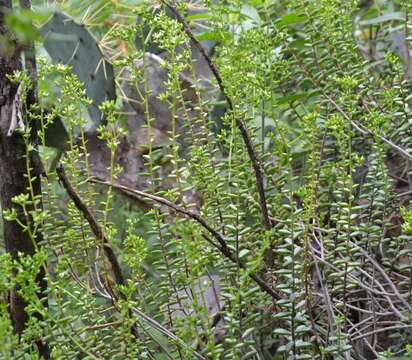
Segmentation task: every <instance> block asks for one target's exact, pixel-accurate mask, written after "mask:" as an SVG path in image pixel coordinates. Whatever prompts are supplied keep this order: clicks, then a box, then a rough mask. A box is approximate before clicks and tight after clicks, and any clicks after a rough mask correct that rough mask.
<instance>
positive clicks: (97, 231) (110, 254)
mask: <svg viewBox="0 0 412 360" xmlns="http://www.w3.org/2000/svg"><path fill="white" fill-rule="evenodd" d="M56 173H57V176H58V177H59V180H60V182H61V184H62V185H63V187H64V188H65V189H66V191H67V194H68V195H69V197H70V198H71V199H72V201H73V202H74V204H75V205H76V207H77V209H78V210H79V211H80V212H81V213H82V214H83V216H84V218H85V219H86V220H87V222H88V223H89V225H90V227H91V229H92V231H93V234H94V235H95V236H96V238H97V239H98V240H101V241H102V242H103V248H104V251H105V253H106V256H107V259H108V260H109V262H110V265H111V266H112V269H113V274H114V277H115V281H116V284H118V285H124V284H125V279H124V275H123V272H122V268H121V267H120V264H119V262H118V260H117V257H116V255H115V253H114V251H113V249H112V248H111V246H110V243H109V240H108V239H107V237H106V236H105V235H104V233H103V230H102V228H101V227H100V225H99V224H98V222H97V220H96V219H95V217H94V215H93V214H92V213H91V211H90V210H89V209H88V208H87V206H86V205H85V204H84V202H83V200H82V199H81V198H80V196H79V195H78V194H77V192H76V191H75V190H74V189H73V186H72V184H71V183H70V180H69V179H68V178H67V176H66V173H65V171H64V168H63V166H62V165H59V166H58V167H57V168H56Z"/></svg>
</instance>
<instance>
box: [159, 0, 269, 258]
mask: <svg viewBox="0 0 412 360" xmlns="http://www.w3.org/2000/svg"><path fill="white" fill-rule="evenodd" d="M161 2H162V3H163V4H164V5H165V6H167V7H168V8H169V9H170V10H171V11H172V12H173V14H174V15H175V16H176V18H177V20H178V21H179V22H180V23H181V24H182V26H183V30H184V31H185V33H186V35H187V36H188V37H189V38H190V40H191V41H192V43H193V45H194V46H195V47H196V48H197V49H198V50H199V52H200V53H201V54H202V56H203V58H204V59H205V61H206V63H207V65H208V66H209V68H210V70H211V71H212V73H213V75H214V77H215V78H216V81H217V84H218V86H219V89H220V91H221V92H222V94H223V96H224V98H225V100H226V102H227V104H228V106H229V109H230V110H231V111H232V112H233V111H234V106H233V101H232V99H231V98H230V96H229V95H228V94H227V91H226V88H225V86H224V84H223V79H222V77H221V75H220V72H219V70H218V69H217V67H216V65H215V64H214V62H213V61H212V59H211V58H210V56H209V55H208V54H207V52H206V50H205V48H204V47H203V45H202V44H201V43H200V42H199V40H198V39H197V38H196V36H195V35H194V34H193V32H192V30H191V29H190V27H189V25H188V23H187V22H186V20H185V19H184V17H183V16H182V15H181V14H180V12H179V10H178V9H177V8H176V6H175V5H174V4H172V3H170V2H168V1H166V0H161ZM234 115H235V114H234ZM236 126H237V127H238V129H239V131H240V133H241V135H242V138H243V142H244V143H245V146H246V149H247V152H248V155H249V158H250V161H251V162H252V166H253V170H254V172H255V177H256V186H257V189H258V193H259V203H260V208H261V211H262V216H263V223H264V226H265V228H266V229H270V228H271V227H272V223H271V221H270V218H269V212H268V208H267V203H266V194H265V187H264V184H263V174H262V170H261V167H260V163H259V159H258V156H257V154H256V152H255V149H254V147H253V143H252V140H251V138H250V135H249V132H248V130H247V127H246V125H245V124H244V123H243V121H242V120H241V119H239V118H236ZM272 261H273V255H272V254H270V256H269V257H268V258H267V261H266V262H267V265H268V266H272Z"/></svg>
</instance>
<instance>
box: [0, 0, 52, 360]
mask: <svg viewBox="0 0 412 360" xmlns="http://www.w3.org/2000/svg"><path fill="white" fill-rule="evenodd" d="M7 10H11V1H9V0H0V39H1V41H3V44H4V43H7V45H6V46H3V47H0V204H1V208H2V209H3V210H5V209H11V208H15V209H16V211H17V213H18V216H19V219H20V221H21V222H22V223H23V224H27V222H28V220H29V222H30V220H31V219H26V218H25V216H24V215H23V213H22V210H21V208H20V207H19V206H18V205H16V204H13V202H12V198H13V197H14V196H16V195H19V194H22V193H27V191H28V190H27V188H28V181H27V178H26V176H25V174H26V172H27V170H26V168H27V166H26V159H25V153H26V146H25V143H24V141H23V139H22V137H21V135H20V134H18V133H14V134H12V135H11V136H8V134H7V133H8V130H9V127H10V121H11V117H12V106H13V100H14V97H15V94H16V91H17V87H18V85H17V84H12V83H11V82H10V81H9V80H8V79H7V75H8V74H13V72H14V71H16V70H19V69H21V60H20V53H19V51H18V49H19V48H18V46H13V40H12V37H11V36H10V34H9V32H8V29H7V28H6V25H5V22H4V17H5V12H6V11H7ZM14 45H15V44H14ZM28 98H29V102H30V98H31V100H32V101H33V100H34V96H33V95H32V94H31V95H30V96H29V97H28ZM28 105H29V104H28ZM36 159H38V154H37V152H35V151H34V152H32V154H31V156H30V159H29V161H30V167H31V168H32V169H33V170H32V176H36V179H35V180H34V182H33V190H34V195H40V194H41V183H40V171H39V165H38V164H39V162H38V161H35V160H36ZM38 206H41V204H39V205H38ZM3 220H4V240H5V246H6V251H7V252H9V253H10V254H11V255H12V257H13V258H15V259H17V258H18V253H19V252H20V253H23V254H26V255H33V254H34V253H35V246H34V244H33V242H32V240H31V238H30V236H29V234H28V233H27V232H24V231H23V229H22V228H21V227H20V226H19V225H18V224H17V223H16V222H15V221H6V220H5V219H3ZM41 240H42V233H41V232H40V231H38V232H37V233H36V234H35V241H36V242H41ZM37 281H38V284H39V288H40V293H39V296H40V297H41V298H43V299H45V295H44V291H45V289H46V287H47V284H46V281H45V280H44V271H43V270H41V271H40V272H39V274H38V275H37ZM17 290H18V289H14V291H12V292H11V294H10V296H9V301H10V303H9V311H10V316H11V320H12V323H13V328H14V331H15V332H16V333H17V334H21V332H22V331H23V330H24V328H25V324H26V321H27V319H28V315H27V313H26V311H25V307H26V305H27V304H26V302H25V301H24V299H23V298H22V297H21V296H20V295H19V294H18V293H17ZM37 317H38V318H40V315H38V316H37ZM36 345H37V347H38V350H39V353H40V354H41V355H42V356H43V358H46V359H48V358H50V351H49V348H48V346H47V345H46V344H44V343H43V341H42V340H41V339H38V341H37V342H36Z"/></svg>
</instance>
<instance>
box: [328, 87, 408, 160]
mask: <svg viewBox="0 0 412 360" xmlns="http://www.w3.org/2000/svg"><path fill="white" fill-rule="evenodd" d="M325 98H326V99H327V100H328V101H329V102H330V103H331V104H332V105H333V107H334V108H335V109H336V110H337V111H338V112H339V113H340V114H341V115H342V116H343V117H344V118H345V120H347V121H350V122H351V124H352V126H353V127H354V129H355V130H357V131H359V132H360V133H361V134H362V135H364V136H370V137H377V138H378V139H379V140H381V141H382V142H384V143H385V144H387V145H389V146H390V147H391V148H392V149H394V150H396V151H397V152H399V153H400V154H401V155H402V156H403V157H404V158H406V159H408V160H412V155H411V154H409V153H408V152H407V151H406V150H405V149H403V148H401V147H400V146H398V145H396V144H394V143H393V142H392V141H390V140H388V139H387V138H385V137H383V136H381V135H377V134H374V133H373V132H372V131H371V130H369V129H366V128H365V127H363V126H361V125H359V124H357V123H356V122H355V121H353V120H351V118H350V117H349V116H348V114H347V113H346V112H345V111H344V110H343V109H342V108H341V107H340V106H339V105H338V104H337V103H336V102H335V101H334V100H333V99H332V98H331V97H330V96H328V95H325Z"/></svg>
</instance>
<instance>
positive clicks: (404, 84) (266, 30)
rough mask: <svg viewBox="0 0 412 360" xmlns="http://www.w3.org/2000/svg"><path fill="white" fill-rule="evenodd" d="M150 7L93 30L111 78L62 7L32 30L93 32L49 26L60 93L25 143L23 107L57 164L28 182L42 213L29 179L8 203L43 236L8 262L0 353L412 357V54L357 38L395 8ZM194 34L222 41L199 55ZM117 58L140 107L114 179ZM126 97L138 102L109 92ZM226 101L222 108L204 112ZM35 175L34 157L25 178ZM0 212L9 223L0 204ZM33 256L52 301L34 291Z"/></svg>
mask: <svg viewBox="0 0 412 360" xmlns="http://www.w3.org/2000/svg"><path fill="white" fill-rule="evenodd" d="M160 3H161V4H162V6H160V7H157V6H155V8H153V4H151V3H150V2H146V3H144V4H142V5H139V6H137V7H136V8H135V9H133V10H134V13H133V19H132V20H130V21H127V20H125V21H124V23H121V24H120V25H118V26H116V28H115V29H112V30H111V31H109V32H108V34H106V36H107V39H106V41H108V42H110V43H111V44H122V46H123V45H124V49H126V51H125V52H122V53H120V54H119V55H118V56H117V57H116V60H115V61H114V62H113V69H114V70H113V73H111V72H110V74H109V78H107V77H104V76H103V73H101V72H98V73H96V74H95V68H96V63H95V62H93V61H90V62H84V61H83V60H82V59H84V58H85V57H87V56H91V55H89V54H90V53H91V52H92V53H93V54H94V55H93V56H94V58H96V59H97V60H96V61H98V62H99V61H101V60H102V59H103V57H102V54H101V52H100V50H99V49H98V48H97V45H96V42H95V41H94V39H93V38H92V36H91V35H90V33H89V32H88V31H87V30H86V29H85V28H84V27H80V26H79V25H77V24H75V23H74V22H73V21H72V20H71V19H70V18H66V17H65V16H63V15H62V14H61V13H56V14H55V15H54V17H53V19H52V21H51V22H50V23H48V25H46V27H45V28H43V32H45V31H46V29H48V28H53V29H54V26H57V27H58V28H59V29H60V28H64V31H63V30H61V29H60V30H59V31H58V32H59V33H75V34H76V39H84V40H83V41H84V43H86V42H88V43H90V46H89V47H86V46H85V47H84V48H82V49H80V48H79V51H73V49H72V48H67V49H66V48H65V45H64V42H62V41H60V40H59V39H49V40H46V42H45V44H44V46H45V48H46V49H48V51H49V53H50V54H51V56H52V57H53V58H54V60H56V59H57V58H56V56H57V54H59V55H58V56H60V57H62V58H61V62H63V63H65V64H69V63H70V64H71V65H72V67H70V66H66V65H62V64H59V63H54V64H52V63H49V62H48V61H47V60H44V59H43V60H40V59H39V61H38V72H39V75H38V80H39V82H40V84H39V90H40V92H39V104H38V107H39V108H42V107H44V106H45V104H47V103H48V101H47V99H48V97H49V96H50V92H55V93H56V94H58V96H56V97H54V99H55V101H54V102H53V104H52V106H51V109H50V112H49V113H46V112H43V111H34V109H28V111H27V114H26V124H25V129H24V131H23V133H22V140H23V141H25V145H26V148H27V149H28V151H29V150H30V149H31V146H32V144H31V143H30V133H31V129H32V126H33V125H32V124H33V123H34V120H35V121H37V122H38V123H40V124H41V126H40V128H39V130H38V135H39V139H40V143H41V144H40V145H41V151H40V152H41V155H42V160H43V162H44V163H45V165H46V166H45V168H46V169H50V171H47V176H43V177H42V178H41V181H42V188H43V193H42V196H41V200H42V203H43V209H41V208H36V207H34V208H32V207H31V205H33V204H36V201H39V200H38V199H39V196H37V195H35V194H34V193H33V191H30V187H29V189H28V191H27V193H24V194H21V195H19V196H17V197H15V198H14V202H15V203H16V204H17V205H18V206H19V209H21V211H22V212H23V214H24V215H25V218H26V219H27V220H28V221H31V225H32V227H33V228H34V229H37V228H41V229H42V231H43V240H42V241H41V243H40V244H39V245H40V246H41V250H39V251H38V252H36V254H35V255H34V256H32V257H29V256H24V257H21V258H20V259H19V261H17V260H13V259H11V258H10V256H9V255H8V254H7V253H5V254H2V255H1V257H0V264H1V265H2V266H1V267H0V294H1V297H0V299H1V303H0V305H1V306H0V339H5V344H6V347H5V350H4V354H5V355H4V356H5V357H7V356H17V357H19V356H23V354H24V353H27V352H32V354H33V355H32V356H33V357H34V356H35V355H34V350H33V349H35V347H34V348H33V346H32V343H33V339H36V338H38V337H42V338H43V339H44V340H45V341H47V343H48V344H49V346H50V348H51V349H52V351H53V353H52V357H54V358H57V359H60V358H69V359H71V358H73V359H74V358H78V357H84V358H93V359H94V358H113V359H124V358H130V359H135V358H138V359H273V358H275V359H296V360H297V359H352V358H353V359H365V358H379V357H382V356H384V357H385V358H389V357H390V356H398V355H399V356H406V355H408V354H409V356H410V346H409V345H408V344H409V342H410V336H411V329H412V324H411V316H412V305H411V304H412V295H411V294H412V281H411V264H412V263H411V260H412V259H411V256H412V254H411V251H412V250H411V249H412V248H411V239H412V238H411V234H410V232H411V226H412V225H411V221H412V220H411V214H410V209H409V208H408V201H409V199H410V195H411V194H410V190H409V187H410V186H412V183H411V176H410V173H411V170H410V162H411V160H412V151H411V134H410V129H409V127H410V126H409V124H410V117H411V116H410V113H409V107H410V99H411V96H410V94H409V93H410V82H409V80H408V79H407V69H408V66H409V65H410V63H408V62H410V60H408V57H406V58H405V59H402V58H401V57H399V56H398V55H396V54H394V53H393V52H391V51H389V50H388V51H387V52H386V54H385V56H383V57H382V58H381V59H379V63H378V64H377V63H376V62H377V61H378V60H376V59H371V58H365V57H364V56H363V53H362V52H361V51H359V48H360V46H361V44H362V41H363V42H368V44H369V42H371V41H373V39H367V40H365V39H364V37H363V36H364V32H366V30H365V28H367V27H369V28H370V32H369V33H370V34H373V33H374V32H373V30H374V29H373V27H375V26H376V27H379V29H378V30H376V32H377V33H378V32H379V31H382V32H383V31H384V30H385V29H386V30H388V31H389V30H390V29H391V21H401V22H403V25H404V31H405V34H404V35H407V33H406V31H407V29H409V26H411V24H410V20H409V17H408V16H407V15H406V14H408V11H410V9H409V7H408V6H407V5H408V4H403V5H402V4H401V5H399V6H402V7H399V8H397V9H396V10H399V11H397V12H396V16H395V15H388V16H385V15H384V14H380V13H379V14H376V11H378V12H382V11H384V9H382V8H377V7H376V6H375V5H368V6H364V7H362V8H361V7H360V6H359V4H358V2H356V1H345V2H341V1H337V0H316V1H312V0H311V1H306V0H285V1H282V2H276V1H270V0H254V1H239V0H232V1H225V2H210V1H205V2H204V3H203V5H202V12H201V13H200V15H199V14H198V15H188V13H187V11H188V4H185V2H179V3H178V4H175V2H173V1H167V0H164V1H163V0H162V1H160ZM189 5H190V6H193V4H189ZM194 5H198V6H200V5H199V4H197V3H196V4H194ZM388 6H389V5H388ZM393 6H398V5H393ZM166 11H167V13H166ZM400 14H401V15H402V17H401V16H400ZM172 15H173V16H172ZM373 15H376V16H379V17H378V18H373ZM134 16H139V17H140V19H141V22H138V23H136V22H135V18H134ZM382 16H384V17H383V18H382ZM373 19H375V20H373ZM388 22H389V23H388ZM64 24H66V25H64ZM199 26H200V27H201V28H203V29H204V30H205V31H204V32H203V33H202V34H200V35H199V34H198V33H196V32H195V31H194V30H193V29H195V28H196V29H197V28H198V27H199ZM381 27H382V29H381ZM102 28H104V27H103V26H102ZM354 28H355V29H361V30H359V33H355V35H354V31H353V29H354ZM54 30H56V29H54ZM54 30H53V31H54ZM56 32H57V30H56ZM369 33H368V34H369ZM359 34H363V35H362V36H361V35H359ZM84 37H85V38H84ZM136 39H141V41H139V42H138V46H137V47H135V45H136V44H135V41H136ZM205 40H214V41H216V47H215V48H214V51H213V54H210V53H209V52H207V51H206V50H205V45H204V43H202V42H201V41H205ZM79 41H80V40H79ZM407 41H408V36H405V46H406V45H407ZM113 47H114V45H113ZM90 48H92V49H94V50H90ZM154 49H156V52H159V53H162V56H163V58H164V61H162V62H160V61H159V66H162V67H163V69H164V70H165V71H166V73H167V77H166V78H165V79H164V81H163V82H162V84H161V86H162V89H163V92H162V93H161V95H159V96H158V100H159V102H161V103H162V104H164V105H165V106H166V107H167V109H168V113H167V115H168V119H169V121H170V123H168V127H167V131H165V132H164V134H163V135H165V136H166V137H167V140H168V141H167V142H165V143H164V144H162V145H160V146H159V145H158V142H156V140H157V139H156V136H157V134H158V132H159V127H157V126H156V125H157V122H159V121H161V120H163V119H160V118H158V117H156V116H160V115H158V114H157V113H156V109H155V108H153V107H152V106H151V105H150V103H149V98H150V95H151V94H150V91H149V89H150V88H151V87H152V83H151V82H153V79H152V78H151V73H152V71H153V68H152V67H151V66H153V65H152V64H151V65H150V66H149V65H148V61H149V60H148V59H149V58H148V56H146V55H145V52H146V51H148V50H149V51H150V50H151V51H155V50H154ZM63 50H64V51H66V50H67V51H66V52H63ZM194 51H198V52H199V53H200V54H201V55H202V58H201V59H202V61H204V66H205V67H206V68H207V71H208V73H209V75H210V78H209V79H208V81H204V82H206V83H207V85H205V84H204V82H202V81H200V79H199V75H198V73H197V72H198V68H197V67H196V66H197V65H198V64H196V63H195V62H194V61H193V59H192V56H193V53H194ZM73 53H79V58H77V59H74V60H73V59H72V56H71V55H73ZM64 54H65V56H63V55H64ZM66 55H67V56H66ZM63 58H64V59H63ZM99 59H100V60H99ZM137 59H139V60H141V63H142V66H141V67H139V68H137V67H136V60H137ZM102 61H104V60H102ZM110 69H111V67H110ZM125 69H127V71H128V74H130V78H128V79H127V81H128V83H129V84H131V85H130V86H131V87H132V88H133V89H135V92H136V99H135V100H134V101H136V103H138V104H139V107H137V108H138V109H140V110H139V111H140V112H137V111H136V113H135V114H134V115H135V116H136V117H137V118H138V120H139V121H140V120H142V121H141V123H144V125H143V129H144V131H142V132H140V133H139V134H144V135H145V138H139V141H141V142H142V143H144V147H143V146H142V148H144V150H142V152H141V156H142V159H143V161H144V168H143V169H142V170H141V174H139V176H142V177H144V179H145V188H142V189H140V188H139V189H136V188H132V187H131V186H129V185H127V184H126V185H125V184H124V183H122V182H121V181H119V179H120V176H121V174H122V172H123V171H124V169H123V168H121V167H120V166H119V164H117V163H116V159H117V154H118V152H119V147H120V144H121V142H122V141H124V139H125V138H126V137H127V135H130V129H129V132H128V130H127V129H124V124H125V121H124V119H123V116H124V114H123V110H122V108H121V106H122V104H121V103H120V101H118V102H115V101H113V99H114V87H113V83H114V80H113V79H112V78H113V77H114V76H115V74H116V75H117V76H118V77H119V80H125V79H123V78H121V77H122V74H123V73H124V70H125ZM99 71H100V70H99ZM91 74H95V75H96V76H97V77H96V78H95V81H94V82H93V85H92V86H91V87H88V86H87V85H86V87H85V86H84V79H85V78H87V77H90V75H91ZM182 74H183V75H184V76H186V77H188V78H190V81H189V80H187V81H186V82H183V81H182V76H183V75H182ZM14 79H15V81H17V82H22V81H23V80H24V79H26V78H25V77H24V72H22V73H16V74H15V75H14ZM26 80H27V79H26ZM109 80H110V81H109ZM112 80H113V81H112ZM155 80H156V81H157V80H158V79H155ZM52 81H53V83H54V87H50V86H47V84H49V83H50V82H52ZM107 81H109V82H110V84H109V83H108V82H107ZM210 83H211V84H212V85H213V86H212V87H213V90H212V91H211V90H210V87H211V86H210ZM187 84H189V85H187ZM85 88H86V90H85ZM216 88H217V89H218V91H216ZM107 91H109V93H110V96H108V97H104V98H105V99H103V97H102V96H100V95H101V94H103V93H106V92H107ZM189 91H190V92H191V94H193V96H191V97H190V98H189V97H188V96H187V94H188V92H189ZM219 94H220V95H219ZM118 95H119V99H121V100H122V101H123V103H127V102H128V101H129V100H130V99H127V98H124V97H123V93H122V89H121V88H120V89H118ZM87 96H88V97H89V98H90V99H89V98H87ZM219 96H220V97H221V99H223V100H224V102H225V106H226V111H225V112H224V113H223V112H222V113H221V116H220V117H213V116H211V115H210V114H211V113H212V112H213V108H214V104H215V103H216V100H217V99H216V98H219ZM103 100H105V101H103ZM98 105H99V114H100V113H101V114H103V115H104V117H105V119H107V123H101V124H100V126H98V128H97V133H98V138H99V140H101V141H102V142H103V143H104V144H105V146H107V159H106V160H107V162H106V163H105V164H106V165H107V173H105V174H106V175H105V177H104V176H101V177H93V176H92V175H91V171H92V168H93V166H95V159H93V158H91V156H90V153H89V151H88V145H89V144H88V141H89V139H90V134H89V133H88V131H87V126H86V123H87V115H86V114H85V112H84V109H85V108H87V107H89V106H94V108H95V109H96V107H97V106H98ZM92 117H94V116H93V115H92ZM56 118H58V119H60V120H61V122H62V123H63V124H65V127H66V129H67V144H66V146H65V149H67V150H66V151H65V153H64V154H63V155H62V158H61V162H60V165H59V166H58V167H57V171H56V169H55V166H54V165H51V164H53V163H54V153H53V152H51V151H50V150H48V149H47V145H48V144H47V141H46V135H47V129H48V127H49V126H51V124H52V123H53V119H56ZM217 129H218V130H217ZM105 154H106V153H105ZM28 156H29V153H27V154H26V158H28ZM33 177H34V175H33V174H32V173H31V169H30V166H29V165H28V166H27V179H28V180H29V183H30V179H32V178H33ZM59 184H60V185H59ZM404 185H407V187H408V188H407V189H404ZM126 199H128V201H129V200H130V201H138V204H139V206H134V205H132V204H133V203H132V202H131V203H130V205H129V204H126ZM4 218H5V220H6V221H17V222H19V218H18V216H17V213H16V211H13V210H10V209H4ZM20 225H21V226H23V227H24V228H25V229H31V228H30V227H28V226H27V224H23V223H21V224H20ZM41 268H43V269H44V271H45V274H46V275H45V276H46V279H47V281H48V290H47V291H48V306H47V304H46V303H45V301H44V299H43V300H42V299H41V298H39V296H38V291H36V290H37V288H36V287H37V286H38V285H37V284H36V274H37V273H38V272H39V269H41ZM16 274H17V275H16ZM16 285H19V286H20V288H21V296H22V297H24V299H25V300H26V302H27V304H28V306H27V314H28V317H29V320H28V322H27V327H26V329H25V331H24V332H23V333H22V334H21V339H20V342H17V340H16V338H15V337H14V336H13V335H12V332H11V326H10V321H9V318H8V314H7V308H6V303H7V297H6V296H5V294H6V293H7V292H8V291H10V290H11V289H13V288H14V287H15V286H16ZM34 314H41V315H42V320H41V321H40V320H39V318H38V317H36V316H34ZM6 340H7V341H6ZM10 354H12V355H10ZM392 354H395V355H392Z"/></svg>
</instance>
